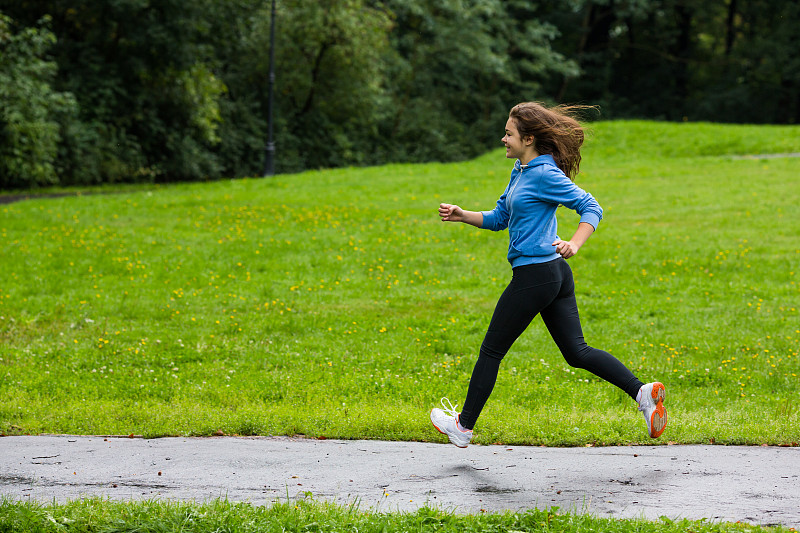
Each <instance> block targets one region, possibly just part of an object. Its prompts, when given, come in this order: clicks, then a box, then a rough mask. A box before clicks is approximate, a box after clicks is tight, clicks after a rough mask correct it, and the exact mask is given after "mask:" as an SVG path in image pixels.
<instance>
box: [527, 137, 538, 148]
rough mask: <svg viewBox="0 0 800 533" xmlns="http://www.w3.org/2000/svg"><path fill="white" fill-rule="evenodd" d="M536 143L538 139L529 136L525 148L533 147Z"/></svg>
mask: <svg viewBox="0 0 800 533" xmlns="http://www.w3.org/2000/svg"><path fill="white" fill-rule="evenodd" d="M534 141H536V139H534V138H533V135H528V136H527V137H525V146H533V144H534Z"/></svg>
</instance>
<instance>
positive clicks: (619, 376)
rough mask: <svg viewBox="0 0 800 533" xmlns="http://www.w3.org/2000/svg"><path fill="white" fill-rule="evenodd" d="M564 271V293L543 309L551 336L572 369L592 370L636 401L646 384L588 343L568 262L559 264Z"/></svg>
mask: <svg viewBox="0 0 800 533" xmlns="http://www.w3.org/2000/svg"><path fill="white" fill-rule="evenodd" d="M558 263H559V266H560V268H561V272H562V284H561V291H560V292H559V294H558V295H557V297H556V298H555V299H554V300H553V301H552V302H551V303H550V304H549V305H548V306H547V307H546V308H544V309H542V310H541V314H542V320H544V323H545V325H546V326H547V329H548V331H549V332H550V335H551V336H552V337H553V340H554V341H555V343H556V345H557V346H558V349H559V350H561V353H562V354H563V356H564V359H566V361H567V363H568V364H569V365H570V366H573V367H576V368H582V369H584V370H588V371H589V372H591V373H592V374H594V375H595V376H598V377H600V378H603V379H604V380H606V381H608V382H610V383H612V384H614V385H616V386H617V387H619V388H620V389H622V390H623V391H625V392H626V393H627V394H628V395H629V396H630V397H631V398H633V399H634V400H635V399H636V395H637V393H638V392H639V388H641V386H642V385H643V383H642V382H641V381H639V379H638V378H637V377H636V376H634V375H633V373H632V372H631V371H630V370H628V368H627V367H626V366H625V365H623V364H622V363H621V362H620V361H619V360H618V359H617V358H616V357H614V356H613V355H611V354H610V353H608V352H605V351H603V350H598V349H597V348H593V347H591V346H589V345H588V344H586V341H585V340H584V338H583V330H582V329H581V320H580V317H579V316H578V304H577V302H576V300H575V282H574V281H573V278H572V270H571V269H570V268H569V265H568V264H567V262H566V261H563V260H562V261H558Z"/></svg>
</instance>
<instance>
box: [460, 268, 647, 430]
mask: <svg viewBox="0 0 800 533" xmlns="http://www.w3.org/2000/svg"><path fill="white" fill-rule="evenodd" d="M537 314H541V315H542V320H544V324H545V326H547V330H548V331H549V332H550V335H551V336H552V337H553V340H554V341H555V343H556V345H557V346H558V349H559V350H561V354H562V355H563V356H564V359H566V361H567V363H568V364H569V365H570V366H573V367H576V368H582V369H584V370H588V371H589V372H591V373H592V374H594V375H596V376H598V377H601V378H603V379H604V380H606V381H608V382H610V383H612V384H614V385H616V386H617V387H619V388H620V389H622V390H624V391H625V392H626V393H627V394H628V395H629V396H630V397H631V398H634V399H636V394H637V393H638V392H639V388H640V387H641V386H642V385H643V384H642V382H641V381H639V379H638V378H637V377H636V376H634V375H633V374H632V373H631V371H630V370H628V369H627V368H626V367H625V365H623V364H622V363H621V362H619V360H618V359H617V358H615V357H614V356H613V355H611V354H610V353H608V352H604V351H603V350H598V349H597V348H592V347H591V346H589V345H588V344H586V341H585V340H584V339H583V331H582V330H581V321H580V318H579V317H578V304H577V302H576V301H575V282H574V281H573V279H572V270H571V269H570V268H569V265H568V264H567V262H566V261H565V260H564V259H561V258H559V259H556V260H553V261H550V262H548V263H539V264H533V265H525V266H521V267H517V268H515V269H514V274H513V277H512V279H511V283H509V285H508V287H506V290H505V291H504V292H503V295H502V296H500V300H499V301H498V302H497V307H496V308H495V310H494V314H493V315H492V321H491V323H490V324H489V331H487V332H486V337H485V338H484V340H483V344H482V345H481V351H480V355H479V356H478V361H477V362H476V363H475V368H474V369H473V371H472V378H471V379H470V381H469V389H468V390H467V399H466V400H465V401H464V408H463V410H462V411H461V415H460V417H459V422H460V423H461V425H462V426H464V427H465V428H468V429H472V428H473V427H475V422H476V421H477V420H478V416H479V415H480V414H481V411H482V410H483V406H484V405H485V404H486V400H488V399H489V395H490V394H491V393H492V389H494V384H495V382H496V381H497V372H498V370H499V369H500V361H501V360H502V359H503V357H504V356H505V355H506V353H507V352H508V350H509V349H510V348H511V345H512V344H514V341H516V340H517V339H518V338H519V336H520V335H522V332H523V331H525V329H526V328H527V327H528V324H530V323H531V321H532V320H533V318H534V317H535V316H536V315H537Z"/></svg>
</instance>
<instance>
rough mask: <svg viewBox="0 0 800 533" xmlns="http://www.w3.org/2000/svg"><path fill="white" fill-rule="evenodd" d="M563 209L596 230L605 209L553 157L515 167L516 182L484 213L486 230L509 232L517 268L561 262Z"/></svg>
mask: <svg viewBox="0 0 800 533" xmlns="http://www.w3.org/2000/svg"><path fill="white" fill-rule="evenodd" d="M559 205H564V206H566V207H567V208H569V209H572V210H573V211H575V212H577V213H578V214H579V215H580V217H581V220H580V221H581V222H588V223H589V224H591V225H592V226H593V227H594V228H595V229H597V225H598V223H599V222H600V220H601V219H602V218H603V209H602V208H601V207H600V204H598V203H597V201H596V200H595V199H594V197H593V196H592V195H591V194H589V193H588V192H586V191H584V190H583V189H581V188H580V187H578V186H577V185H575V184H574V183H573V182H572V181H570V179H569V178H568V177H567V176H566V174H564V172H562V171H561V169H560V168H558V166H556V162H555V161H554V160H553V156H551V155H549V154H546V155H540V156H539V157H537V158H536V159H534V160H533V161H531V162H530V163H529V164H527V165H521V164H520V161H519V160H517V162H516V163H515V164H514V170H513V171H511V180H510V181H509V183H508V187H506V190H505V192H504V193H503V195H502V196H500V199H499V200H497V207H495V208H494V209H493V210H491V211H481V214H482V215H483V225H482V226H481V227H482V228H484V229H490V230H492V231H500V230H504V229H506V228H508V231H509V243H508V261H509V262H510V263H511V266H512V267H518V266H522V265H529V264H533V263H545V262H547V261H552V260H553V259H558V258H559V257H560V256H559V255H558V254H557V253H556V251H555V246H553V241H555V240H556V239H558V238H559V237H558V234H557V231H558V222H557V221H556V209H557V208H558V206H559Z"/></svg>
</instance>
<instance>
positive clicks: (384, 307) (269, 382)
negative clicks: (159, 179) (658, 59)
mask: <svg viewBox="0 0 800 533" xmlns="http://www.w3.org/2000/svg"><path fill="white" fill-rule="evenodd" d="M592 130H593V131H592V135H591V137H590V138H589V140H588V142H587V145H586V147H585V150H584V154H583V155H584V160H583V165H582V173H581V174H580V175H579V176H578V179H577V182H578V184H579V185H580V186H582V187H583V188H584V189H586V190H588V191H590V192H592V194H593V195H594V196H595V197H596V198H597V199H598V201H599V202H600V204H601V205H602V206H603V207H604V209H605V216H604V220H603V222H602V223H601V224H600V227H599V229H598V231H597V233H596V234H595V235H594V236H593V237H592V238H591V239H590V240H589V242H588V243H587V245H586V246H584V248H583V249H582V250H581V252H580V254H579V255H578V256H576V257H575V258H573V259H571V260H570V264H571V266H572V268H573V271H574V273H575V277H576V282H577V284H578V303H579V306H580V308H581V313H582V317H583V326H584V333H585V335H586V338H587V340H588V341H589V342H590V343H591V344H592V345H594V346H597V347H600V348H603V349H606V350H608V351H610V352H611V353H613V354H615V355H616V356H617V357H618V358H619V359H621V360H622V361H623V362H624V363H626V364H627V365H629V367H630V368H631V369H632V370H633V371H634V373H636V374H637V375H638V376H639V377H640V378H641V379H642V380H643V381H652V380H660V381H662V382H664V383H665V385H666V386H667V391H668V398H667V407H668V410H669V415H670V422H669V426H668V428H667V431H666V432H665V434H664V436H663V437H662V438H661V439H659V441H657V442H661V443H666V442H668V441H673V442H678V443H708V442H716V443H727V444H762V443H769V444H793V443H797V442H799V441H800V412H799V411H798V408H797V405H798V400H800V397H799V396H798V375H800V357H799V356H798V353H800V311H799V310H798V307H800V286H798V277H800V276H798V272H799V271H800V238H799V237H800V233H799V232H798V222H797V221H798V215H800V209H799V208H798V204H799V203H800V184H798V179H797V175H798V173H799V172H800V159H799V158H775V159H759V158H750V159H741V158H735V157H732V156H734V155H743V154H764V153H787V152H800V127H771V126H761V127H755V126H723V125H710V124H665V123H654V122H613V123H596V124H593V125H592ZM500 136H501V132H498V138H499V137H500ZM510 168H511V163H510V162H509V161H506V160H505V159H504V158H503V155H502V152H501V151H500V150H498V151H494V152H492V153H489V154H487V155H485V156H483V157H480V158H478V159H476V160H474V161H469V162H465V163H459V164H425V165H386V166H382V167H375V168H363V169H339V170H326V171H318V172H306V173H303V174H299V175H283V176H278V177H276V178H272V179H247V180H234V181H223V182H215V183H207V184H184V185H171V186H149V187H141V188H134V189H131V188H126V189H125V190H124V191H123V192H117V193H115V192H114V191H112V190H105V189H101V190H99V191H95V192H97V193H98V194H84V195H82V196H77V197H64V198H55V199H53V198H51V199H37V200H28V201H23V202H18V203H12V204H7V205H2V206H0V245H1V246H2V255H0V341H2V342H0V377H2V380H1V381H0V432H2V433H3V434H7V435H8V434H12V435H13V434H28V433H34V434H35V433H70V434H124V435H127V434H141V435H145V436H149V437H155V436H163V435H210V434H214V433H218V432H223V433H225V434H239V435H252V434H258V435H267V434H272V435H278V434H289V435H294V434H304V435H308V436H312V437H318V436H325V437H329V438H365V439H403V440H431V441H441V440H442V437H441V436H440V435H439V434H438V433H436V432H435V431H434V430H433V428H432V427H431V426H430V423H429V421H428V411H429V410H430V408H431V407H433V406H435V405H438V402H439V398H440V397H442V396H448V397H449V398H450V399H451V400H452V401H453V402H454V403H461V402H462V401H463V396H464V394H465V392H466V386H467V382H468V379H469V375H470V373H471V370H472V365H473V363H474V361H475V358H476V357H477V352H478V348H479V346H480V343H481V340H482V338H483V334H484V332H485V329H486V327H487V325H488V321H489V318H490V316H491V313H492V310H493V308H494V304H495V302H496V300H497V297H498V296H499V294H500V293H501V292H502V290H503V288H504V287H505V285H506V283H507V282H508V280H509V278H510V274H511V271H510V267H509V265H508V263H507V262H506V259H505V250H506V247H507V233H505V232H503V233H491V232H488V231H483V230H478V229H475V228H471V227H468V226H465V225H459V224H443V223H441V222H440V221H439V220H438V217H437V214H436V209H437V206H438V204H439V202H441V201H447V202H451V203H458V204H459V205H462V206H463V207H465V208H468V209H491V208H492V207H493V206H494V203H495V202H496V200H497V197H498V196H499V195H500V193H501V192H502V191H503V189H504V187H505V185H506V184H507V180H508V175H509V171H510ZM105 193H107V194H105ZM559 219H560V227H561V230H560V235H561V236H562V237H566V238H568V237H569V236H571V233H572V231H573V228H574V227H575V225H576V224H577V216H576V215H575V214H574V213H572V212H566V211H564V212H561V213H560V215H559ZM475 436H476V439H475V440H476V441H477V442H478V443H484V444H486V443H495V442H502V443H508V444H546V445H558V446H576V445H585V444H587V443H592V444H597V445H602V444H623V443H646V442H649V439H647V437H646V434H645V429H644V422H643V420H642V419H641V415H640V413H639V412H638V411H637V410H636V408H635V405H634V403H633V402H632V401H631V400H630V399H629V398H627V397H626V396H625V395H624V394H623V393H622V392H621V391H619V390H617V389H615V388H614V387H612V386H611V385H608V384H606V383H604V382H600V381H599V380H597V379H596V378H594V377H593V376H592V375H590V374H588V373H587V372H584V371H581V370H575V369H571V368H569V367H568V366H567V365H566V364H565V363H564V361H563V359H562V357H561V355H560V354H559V353H558V351H557V349H556V347H555V346H554V344H553V343H552V341H551V339H550V338H549V336H548V334H547V332H546V330H545V328H544V326H543V325H542V324H541V321H540V320H536V321H535V322H534V323H533V324H532V326H531V327H530V328H529V329H528V331H527V332H526V333H525V334H524V335H523V337H522V338H521V339H520V340H519V341H518V342H517V344H516V345H515V346H514V347H513V348H512V350H511V352H510V353H509V354H508V356H507V357H506V359H505V360H504V362H503V366H502V367H501V374H500V377H499V380H498V384H497V387H496V388H495V392H494V394H493V396H492V398H491V399H490V401H489V403H488V404H487V406H486V409H485V410H484V414H483V416H482V417H481V420H480V421H479V423H478V426H477V427H476V433H475Z"/></svg>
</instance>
